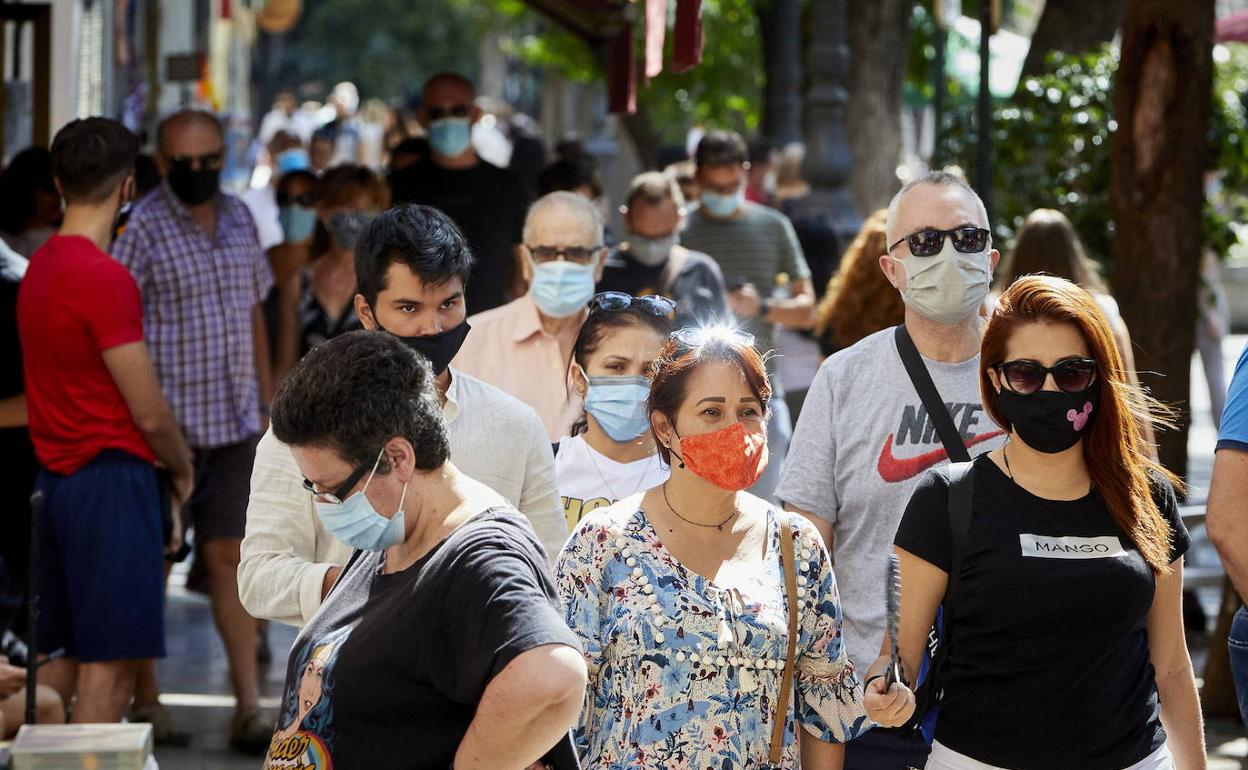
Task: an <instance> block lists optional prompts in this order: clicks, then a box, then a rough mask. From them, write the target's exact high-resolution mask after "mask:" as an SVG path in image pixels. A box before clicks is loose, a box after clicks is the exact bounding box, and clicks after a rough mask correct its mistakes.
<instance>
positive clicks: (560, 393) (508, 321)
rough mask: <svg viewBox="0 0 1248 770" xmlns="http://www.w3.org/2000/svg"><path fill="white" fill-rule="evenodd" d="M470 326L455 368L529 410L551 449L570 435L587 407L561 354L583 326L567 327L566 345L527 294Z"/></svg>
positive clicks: (470, 321) (475, 319)
mask: <svg viewBox="0 0 1248 770" xmlns="http://www.w3.org/2000/svg"><path fill="white" fill-rule="evenodd" d="M468 324H469V325H470V326H471V327H472V330H471V331H470V332H468V337H467V339H465V340H464V345H463V347H462V348H460V349H459V354H458V355H456V356H455V360H454V361H453V362H452V366H454V367H455V368H456V369H458V370H459V371H461V372H464V373H465V374H468V375H471V376H473V377H476V378H477V379H479V380H482V381H483V382H487V383H489V384H490V385H493V386H494V387H496V388H499V389H500V390H502V391H503V392H505V393H508V394H510V395H512V396H515V397H516V398H518V399H520V400H521V401H523V402H524V403H526V404H528V405H529V406H531V407H532V408H533V411H535V412H537V416H538V417H540V418H541V420H542V424H543V425H544V426H546V432H547V434H548V435H549V436H550V440H551V443H554V442H555V441H558V440H559V439H560V438H562V437H563V436H566V435H568V434H569V433H570V432H571V427H572V423H573V422H574V421H575V420H576V418H577V417H579V416H580V414H581V411H582V409H583V404H582V401H581V398H580V396H578V395H577V394H576V393H575V391H573V390H572V388H571V387H569V384H568V359H567V358H566V357H565V356H564V354H563V353H562V350H568V351H571V350H572V344H573V342H575V341H576V334H577V332H578V331H579V330H580V324H579V323H578V324H572V325H569V327H568V329H567V330H566V331H564V332H563V335H564V337H566V339H561V338H559V337H556V336H555V335H553V334H550V333H549V332H547V331H546V329H545V328H543V326H542V319H541V316H540V315H539V314H538V311H537V305H536V304H534V302H533V299H532V298H531V297H530V296H529V295H527V294H526V295H524V296H523V297H520V298H519V299H515V300H512V301H511V302H508V303H507V304H506V305H503V306H501V307H496V308H494V309H492V310H487V311H485V312H484V313H478V314H477V315H474V316H472V317H471V318H469V319H468ZM500 438H504V440H505V437H500Z"/></svg>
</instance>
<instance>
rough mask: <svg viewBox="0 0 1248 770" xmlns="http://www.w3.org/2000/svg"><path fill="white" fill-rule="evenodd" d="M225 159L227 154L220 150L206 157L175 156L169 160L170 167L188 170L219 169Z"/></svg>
mask: <svg viewBox="0 0 1248 770" xmlns="http://www.w3.org/2000/svg"><path fill="white" fill-rule="evenodd" d="M224 159H225V153H223V152H221V151H220V150H218V151H217V152H210V153H207V154H205V155H174V156H172V157H171V158H169V165H171V166H175V167H178V168H186V169H195V168H199V169H218V168H221V163H222V161H223V160H224Z"/></svg>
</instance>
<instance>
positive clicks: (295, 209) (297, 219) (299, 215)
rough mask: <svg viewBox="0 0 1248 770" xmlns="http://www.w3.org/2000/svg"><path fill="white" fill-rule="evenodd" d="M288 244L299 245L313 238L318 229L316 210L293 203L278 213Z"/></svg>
mask: <svg viewBox="0 0 1248 770" xmlns="http://www.w3.org/2000/svg"><path fill="white" fill-rule="evenodd" d="M277 221H278V222H279V223H280V224H281V226H282V235H283V236H284V237H285V239H286V243H299V242H301V241H306V240H307V239H309V238H311V237H312V231H313V230H314V229H315V228H316V209H314V208H310V207H308V206H300V205H299V204H297V203H292V204H291V205H289V206H282V208H281V209H280V210H279V211H278V213H277Z"/></svg>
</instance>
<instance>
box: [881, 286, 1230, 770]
mask: <svg viewBox="0 0 1248 770" xmlns="http://www.w3.org/2000/svg"><path fill="white" fill-rule="evenodd" d="M980 389H981V392H982V395H983V403H984V408H985V409H986V410H987V411H988V414H989V415H990V416H991V417H992V418H993V420H994V421H996V422H997V423H998V424H999V425H1001V427H1002V428H1004V429H1005V430H1007V431H1008V432H1009V441H1008V443H1007V444H1006V445H1005V446H1004V447H1003V448H1001V449H998V450H995V451H993V452H989V453H988V454H986V455H983V456H981V457H979V458H978V459H976V460H975V461H974V462H973V464H972V465H971V467H970V470H969V471H968V477H967V478H966V479H965V480H964V481H969V482H970V483H971V484H972V485H973V486H972V492H971V497H970V500H971V505H970V526H969V530H967V531H966V536H965V538H961V537H959V535H960V534H961V533H954V532H953V524H952V523H951V497H950V481H949V478H950V476H949V473H950V472H949V470H948V469H945V468H942V469H938V470H935V471H931V472H929V474H928V475H927V476H926V477H925V478H924V479H923V480H922V481H921V482H920V484H919V486H918V487H917V488H916V490H915V492H914V495H913V497H912V498H911V500H910V503H909V505H908V506H907V508H906V512H905V515H904V517H903V519H902V523H901V526H900V527H899V529H898V531H897V536H896V539H895V541H894V543H895V550H896V552H897V554H898V556H899V559H900V564H901V584H902V586H903V589H902V597H901V624H900V631H899V634H898V638H899V642H900V648H901V658H902V662H903V669H904V672H917V671H918V669H919V663H920V659H921V656H922V655H923V652H924V643H925V641H926V639H927V635H928V629H930V628H931V627H932V624H933V621H934V620H935V618H936V610H937V607H938V605H940V604H941V603H942V598H943V597H944V596H945V590H946V587H947V584H948V582H949V580H948V578H949V570H950V565H951V563H955V562H956V563H958V564H959V565H960V566H959V568H958V570H957V575H956V577H957V581H956V586H957V588H956V596H955V597H954V598H953V599H952V600H951V601H950V605H951V606H947V607H945V613H946V618H951V621H950V620H946V621H945V622H946V623H951V624H952V625H951V629H947V630H949V633H947V634H945V636H946V637H947V638H945V639H943V640H942V641H943V642H945V643H947V644H948V653H947V658H946V659H945V661H944V665H942V666H940V667H939V670H938V671H937V673H936V676H937V677H939V680H940V681H941V683H942V686H943V695H942V696H941V699H940V705H939V713H938V716H937V721H936V728H935V743H934V745H933V747H932V753H931V757H930V758H929V760H928V763H927V767H928V770H950V769H952V768H975V769H977V770H992V769H993V768H1015V769H1017V770H1029V769H1031V768H1034V769H1035V770H1040V769H1041V768H1046V769H1047V768H1054V767H1078V768H1085V769H1088V770H1121V769H1123V768H1131V769H1133V770H1134V769H1139V770H1145V769H1154V768H1155V769H1159V770H1160V769H1163V768H1179V769H1180V770H1189V769H1190V768H1203V767H1204V766H1205V752H1204V746H1203V733H1202V728H1201V715H1200V703H1199V700H1198V698H1197V694H1196V682H1195V677H1194V676H1193V674H1192V664H1191V659H1190V658H1189V657H1188V653H1187V647H1186V644H1185V642H1184V638H1183V618H1182V598H1181V592H1182V586H1183V553H1184V552H1185V551H1186V550H1187V548H1188V546H1189V545H1190V539H1189V537H1188V534H1187V531H1186V529H1184V527H1183V523H1182V520H1181V519H1180V518H1179V515H1178V506H1177V502H1176V500H1175V492H1174V485H1175V484H1177V483H1178V482H1177V480H1176V479H1175V478H1174V476H1172V475H1171V474H1170V473H1169V472H1168V471H1166V470H1165V469H1164V468H1162V467H1161V466H1159V465H1158V464H1157V463H1156V462H1155V461H1154V460H1153V459H1152V458H1151V455H1150V452H1149V447H1148V446H1147V445H1146V444H1145V442H1144V440H1143V438H1142V436H1141V431H1140V428H1139V426H1140V425H1141V424H1144V420H1143V419H1142V418H1146V417H1147V416H1148V414H1149V412H1150V410H1154V409H1156V407H1157V406H1158V405H1157V404H1156V403H1155V402H1152V401H1151V400H1150V399H1148V398H1147V397H1146V396H1145V395H1144V393H1143V392H1142V391H1140V389H1139V388H1138V387H1136V386H1134V385H1131V384H1130V383H1129V380H1128V377H1127V373H1126V372H1125V371H1124V367H1123V363H1122V359H1121V357H1120V356H1119V354H1118V349H1117V346H1116V345H1115V344H1114V337H1113V332H1112V330H1111V328H1110V325H1109V323H1108V321H1107V320H1106V318H1105V315H1104V314H1103V313H1102V312H1101V310H1100V308H1099V307H1098V306H1097V303H1096V300H1095V299H1094V298H1093V297H1092V295H1090V294H1089V293H1088V292H1086V291H1085V290H1083V289H1081V288H1079V287H1078V286H1076V285H1075V284H1073V283H1071V282H1069V281H1067V280H1065V279H1061V278H1053V277H1049V276H1026V277H1023V278H1020V279H1018V280H1017V281H1015V282H1014V283H1013V284H1012V285H1011V286H1010V287H1009V289H1008V290H1007V291H1006V292H1005V294H1003V295H1002V296H1001V299H1000V301H999V302H998V304H997V307H996V309H995V310H994V312H993V314H992V317H991V318H990V320H989V322H988V327H987V329H986V330H985V333H984V339H983V346H982V349H981V355H980ZM959 483H964V482H959ZM952 499H956V496H955V497H954V498H952ZM954 542H962V543H965V545H964V547H963V548H961V549H960V552H959V554H958V555H957V556H955V555H954V554H953V543H954ZM887 649H888V647H887V645H886V646H885V650H886V651H887ZM888 661H889V658H888V656H887V655H884V656H882V657H881V658H880V659H879V660H878V661H876V663H875V664H874V665H873V666H872V667H871V670H870V671H869V672H868V674H869V676H868V678H867V681H868V682H870V681H871V679H872V678H873V675H874V674H875V673H876V671H877V670H878V671H882V670H884V668H885V667H886V665H887V663H888ZM905 678H906V679H907V681H913V679H911V678H910V677H909V676H906V677H905Z"/></svg>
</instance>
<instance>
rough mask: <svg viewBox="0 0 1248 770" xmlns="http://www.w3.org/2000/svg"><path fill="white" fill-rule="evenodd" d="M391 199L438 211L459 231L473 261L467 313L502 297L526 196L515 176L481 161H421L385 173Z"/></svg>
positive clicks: (494, 304)
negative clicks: (462, 164) (459, 165)
mask: <svg viewBox="0 0 1248 770" xmlns="http://www.w3.org/2000/svg"><path fill="white" fill-rule="evenodd" d="M390 188H391V192H392V193H393V197H394V202H395V203H420V204H422V205H425V206H433V207H434V208H436V209H439V210H441V211H442V212H444V213H445V214H446V215H447V216H449V217H450V218H451V219H453V220H455V224H457V225H459V229H460V230H462V231H463V233H464V237H465V238H467V239H468V244H469V245H470V246H471V247H472V253H473V255H474V256H475V257H476V261H475V263H474V264H473V266H472V279H471V280H470V281H469V283H468V290H467V304H468V313H469V314H470V315H471V314H474V313H480V312H482V311H483V310H489V309H490V308H494V307H498V306H499V305H502V304H505V303H506V302H507V289H508V288H509V286H510V279H511V276H512V274H513V271H514V269H515V251H514V247H515V245H516V244H518V243H520V240H521V233H522V231H523V230H524V216H525V214H526V213H527V212H528V208H529V196H528V194H527V193H526V192H525V189H524V185H523V184H522V183H521V181H520V177H518V176H516V174H515V173H513V172H511V171H508V170H507V169H502V168H499V167H498V166H494V165H491V164H489V163H486V162H485V161H479V162H478V163H477V165H475V166H473V167H472V168H466V169H445V168H441V167H439V166H436V165H434V164H433V163H432V162H429V161H426V162H423V163H418V164H416V165H415V166H412V167H410V168H406V169H403V170H402V171H397V172H395V173H394V174H392V175H391V176H390Z"/></svg>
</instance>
